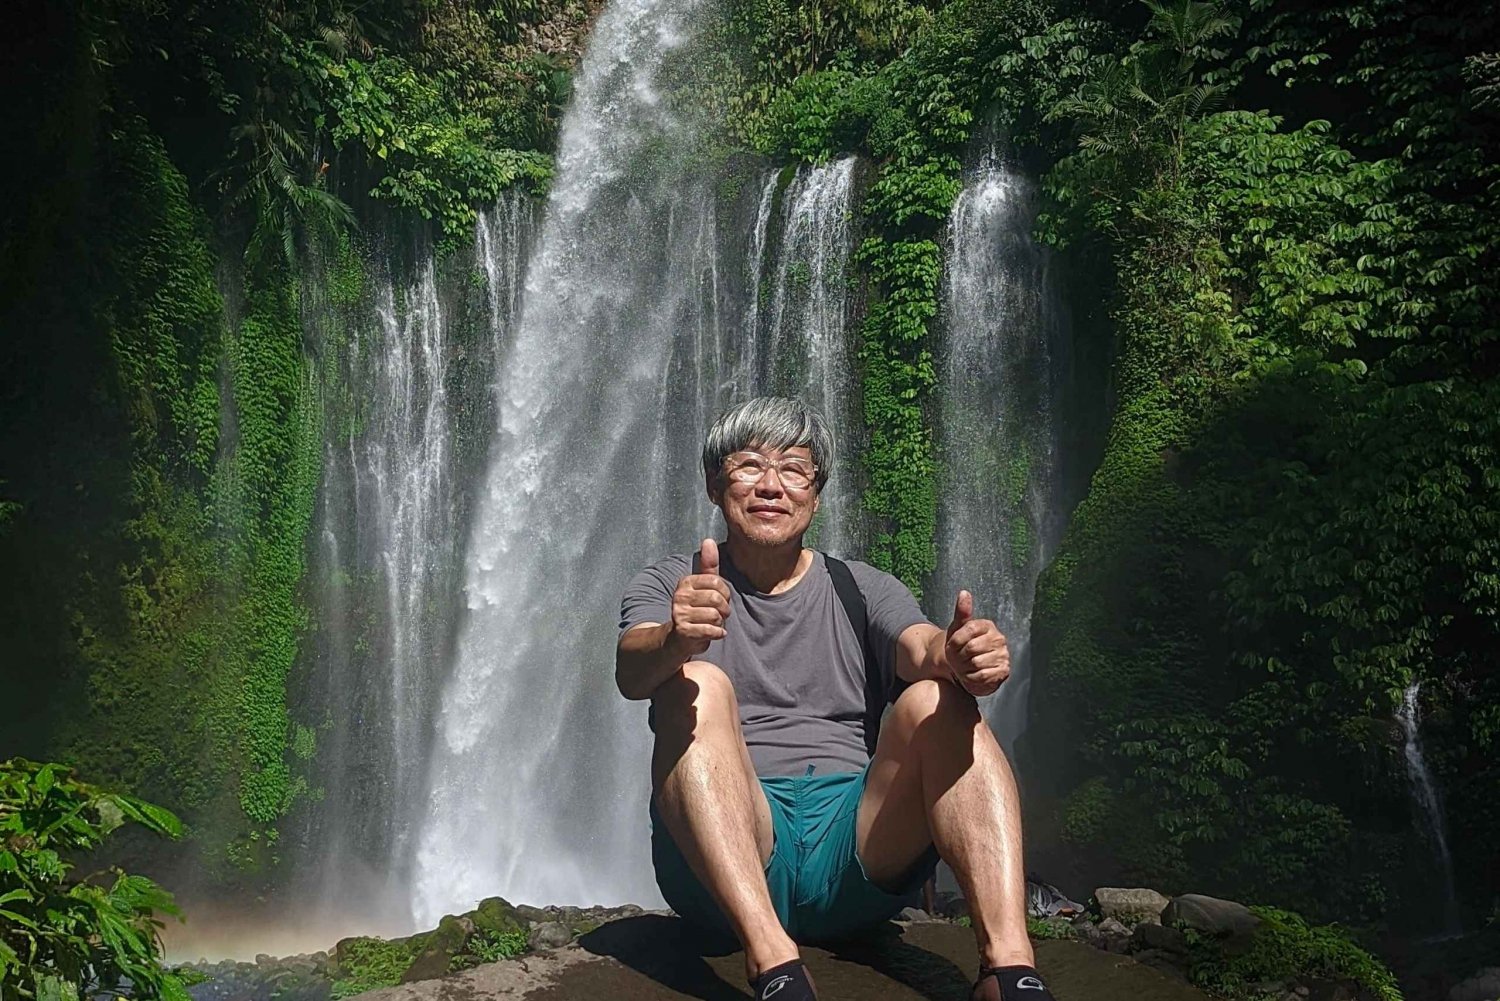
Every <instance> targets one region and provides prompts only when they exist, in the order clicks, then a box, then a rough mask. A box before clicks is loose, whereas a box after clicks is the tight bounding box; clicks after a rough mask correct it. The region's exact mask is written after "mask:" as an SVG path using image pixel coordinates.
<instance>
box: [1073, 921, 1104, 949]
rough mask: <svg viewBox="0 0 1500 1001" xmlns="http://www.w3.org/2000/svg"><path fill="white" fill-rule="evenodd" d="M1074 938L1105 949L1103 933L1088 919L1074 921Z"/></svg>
mask: <svg viewBox="0 0 1500 1001" xmlns="http://www.w3.org/2000/svg"><path fill="white" fill-rule="evenodd" d="M1073 937H1074V938H1077V939H1079V940H1081V941H1084V942H1087V943H1088V944H1089V945H1097V946H1099V947H1100V948H1103V945H1102V944H1101V939H1102V938H1103V933H1101V932H1100V931H1099V926H1098V925H1096V924H1094V922H1092V921H1090V920H1089V919H1088V918H1074V919H1073Z"/></svg>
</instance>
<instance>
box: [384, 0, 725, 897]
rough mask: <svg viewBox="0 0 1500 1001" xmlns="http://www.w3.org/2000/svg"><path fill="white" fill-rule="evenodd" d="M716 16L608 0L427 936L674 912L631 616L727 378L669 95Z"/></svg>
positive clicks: (707, 262) (510, 435)
mask: <svg viewBox="0 0 1500 1001" xmlns="http://www.w3.org/2000/svg"><path fill="white" fill-rule="evenodd" d="M697 6H698V0H621V2H617V3H614V4H611V5H610V6H608V7H607V8H606V9H605V11H604V13H603V14H602V15H601V17H600V20H599V23H598V24H597V26H596V27H595V29H594V32H593V34H592V37H591V40H590V43H589V47H588V50H587V52H586V53H585V56H584V59H583V62H582V64H581V66H580V70H579V73H578V77H577V88H576V91H575V96H574V100H573V103H572V105H571V106H570V108H569V109H568V112H567V114H566V115H565V117H564V121H563V126H562V133H561V137H560V140H559V147H558V160H557V175H556V181H555V183H554V186H553V188H552V191H551V193H550V195H549V198H548V202H547V205H546V208H545V216H544V219H543V223H542V229H541V233H540V235H539V238H538V241H537V244H536V246H535V248H534V250H533V253H532V256H531V260H530V263H529V266H528V271H527V276H526V280H525V286H524V289H523V291H522V295H521V312H520V319H519V322H518V325H517V327H516V330H515V332H514V337H513V339H512V340H511V342H510V344H509V345H508V347H507V349H506V350H505V352H504V354H503V356H502V359H501V363H500V374H499V379H498V386H497V401H498V407H499V415H498V427H497V429H496V430H495V437H494V440H493V442H492V446H491V455H490V467H489V470H488V473H487V474H486V476H485V478H484V481H483V483H482V484H481V486H480V488H479V495H478V497H477V504H478V509H477V511H476V517H475V521H474V524H473V528H472V530H471V532H470V535H469V539H468V551H467V555H466V568H465V571H464V600H465V606H466V607H465V614H464V615H463V620H462V622H461V623H460V627H459V631H458V638H457V646H456V649H455V652H454V659H453V667H452V670H451V672H450V674H449V676H448V679H447V681H446V684H445V686H444V689H443V693H442V697H441V702H440V704H439V707H438V715H437V720H436V729H435V734H434V738H433V744H432V748H431V751H430V753H429V756H428V775H429V790H428V793H427V795H426V796H425V797H424V798H423V799H422V800H421V801H419V802H417V803H416V804H414V806H415V808H416V810H417V811H418V823H419V824H420V828H421V833H420V837H419V840H418V843H417V849H416V858H415V864H416V873H415V878H414V881H413V884H412V912H413V917H414V918H415V920H416V921H417V923H418V924H419V925H422V926H427V925H431V924H432V923H433V922H434V921H435V920H436V919H437V918H438V917H439V916H440V915H441V914H442V913H444V912H445V911H449V910H454V909H461V908H465V907H470V906H473V903H474V901H475V900H476V899H477V898H478V897H480V896H483V895H485V894H487V893H503V894H505V895H506V896H507V897H509V898H511V899H513V900H524V901H536V902H560V903H561V902H575V903H587V902H592V901H600V902H620V901H629V900H634V901H654V900H657V899H659V897H658V895H657V892H656V889H655V884H654V880H653V878H652V875H651V868H650V861H649V851H648V840H647V833H648V821H647V817H646V811H645V801H646V791H647V787H648V783H649V771H648V769H649V758H650V747H649V733H648V731H647V728H646V720H645V705H644V704H642V703H626V702H625V701H624V700H622V699H621V698H620V696H619V694H618V693H617V692H616V690H615V688H614V684H613V677H612V676H613V638H614V630H613V618H614V615H615V612H616V610H617V609H618V602H619V594H620V590H621V588H622V586H623V585H624V582H625V580H626V579H627V578H628V576H629V574H630V573H632V572H633V571H634V570H636V569H637V568H639V567H640V566H643V565H644V564H645V563H646V562H648V561H649V560H651V559H654V558H655V557H657V556H659V555H662V554H664V553H666V552H669V551H673V550H681V549H682V548H683V547H684V546H685V545H689V544H691V540H692V538H693V537H694V536H695V535H697V533H698V532H699V531H700V530H703V529H706V528H707V525H708V519H707V513H706V511H705V510H704V508H705V507H706V505H705V504H703V503H702V502H701V500H700V498H701V492H702V487H701V476H700V475H698V474H696V473H695V471H694V466H695V462H694V455H695V452H696V440H695V437H696V435H697V433H698V422H699V421H701V419H702V416H703V415H704V414H706V413H708V412H710V411H711V410H713V409H714V408H715V407H716V406H718V405H719V404H720V403H721V402H722V401H723V400H724V399H725V398H726V397H727V394H728V392H729V391H730V388H731V387H729V386H728V385H725V384H723V383H721V382H720V381H719V380H718V378H717V374H718V364H719V358H718V356H719V353H720V348H721V346H722V331H721V324H720V318H719V316H718V311H717V309H715V306H714V304H715V299H716V289H715V282H716V281H717V280H718V270H719V269H718V263H717V254H718V246H717V243H718V241H717V232H716V220H715V217H714V214H713V191H712V189H711V186H710V183H709V181H710V179H709V178H707V177H702V176H694V174H693V171H692V169H691V166H690V164H689V163H688V162H687V157H686V155H685V154H686V153H687V152H688V151H689V150H690V148H691V146H692V143H693V140H694V138H695V132H694V129H695V125H694V123H693V121H692V120H691V117H690V116H688V115H685V114H681V113H679V112H678V111H677V110H676V109H674V105H673V102H672V101H671V100H670V95H668V94H665V93H663V90H662V86H661V84H660V82H659V81H660V79H662V78H661V77H660V76H659V74H660V73H662V71H663V66H664V64H666V63H669V62H670V61H671V60H672V58H673V54H674V52H675V51H677V50H679V49H680V48H681V47H682V45H683V43H684V42H685V40H686V39H687V37H688V33H689V32H690V30H691V28H692V26H693V17H694V14H695V12H696V7H697Z"/></svg>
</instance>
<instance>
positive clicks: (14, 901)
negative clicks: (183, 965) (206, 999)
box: [0, 758, 187, 1001]
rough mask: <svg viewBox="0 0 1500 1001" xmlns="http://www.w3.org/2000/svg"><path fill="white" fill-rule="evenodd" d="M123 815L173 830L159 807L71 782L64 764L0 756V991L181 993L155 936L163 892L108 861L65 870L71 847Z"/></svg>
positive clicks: (73, 860)
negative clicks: (97, 868) (93, 868)
mask: <svg viewBox="0 0 1500 1001" xmlns="http://www.w3.org/2000/svg"><path fill="white" fill-rule="evenodd" d="M126 822H133V823H137V824H140V825H141V826H142V827H144V828H146V829H147V830H149V831H153V832H155V833H157V834H165V835H167V836H169V837H173V838H175V837H178V836H179V835H180V834H181V833H182V827H181V825H180V824H179V823H178V821H177V818H176V817H174V816H173V815H172V814H171V813H169V812H168V811H166V810H163V809H162V808H160V807H157V806H153V805H151V804H150V803H147V802H145V801H143V800H139V799H136V798H135V797H133V796H125V795H120V794H117V793H109V792H105V791H104V790H102V789H99V788H97V787H95V786H91V785H87V784H85V783H82V782H79V781H78V780H77V779H75V778H74V777H73V772H72V769H69V768H66V767H63V766H61V765H55V764H46V765H39V764H36V763H34V762H30V761H26V760H24V759H21V758H14V759H12V760H10V761H6V762H3V763H0V995H4V996H5V997H7V998H10V997H15V998H25V999H36V1001H42V999H59V1001H60V999H63V998H68V999H72V1001H78V999H79V998H90V997H94V996H95V995H97V994H116V993H120V992H122V991H126V992H128V996H130V997H134V998H142V999H149V1001H155V999H161V1001H186V999H187V992H186V990H185V989H184V987H183V984H182V982H181V981H180V980H179V979H178V978H177V977H176V976H175V975H174V974H172V973H169V972H167V971H166V970H165V969H163V968H162V965H161V953H162V950H161V943H160V941H159V939H158V937H157V932H158V930H159V929H160V928H161V926H162V922H161V920H160V918H159V915H173V916H175V915H177V913H178V911H177V908H176V906H175V905H174V904H173V902H172V895H171V894H170V893H167V892H166V891H165V890H163V889H161V887H159V886H157V885H156V884H155V883H153V882H151V880H149V879H146V878H145V877H143V876H132V875H129V874H127V873H125V872H124V871H122V870H120V869H118V868H114V867H111V868H109V869H106V870H103V871H101V872H96V873H92V874H90V875H88V876H86V877H83V878H81V879H77V878H73V877H72V876H71V873H72V872H73V870H74V868H75V867H76V865H77V858H78V854H79V853H82V852H90V851H93V850H94V849H96V848H98V847H99V845H100V844H101V843H102V842H103V841H104V839H105V838H106V837H107V836H108V835H109V834H110V833H111V832H113V831H114V830H115V829H116V828H118V827H119V826H120V825H122V824H124V823H126Z"/></svg>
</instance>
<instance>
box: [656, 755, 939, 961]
mask: <svg viewBox="0 0 1500 1001" xmlns="http://www.w3.org/2000/svg"><path fill="white" fill-rule="evenodd" d="M868 771H869V766H868V765H866V766H865V768H864V769H863V770H861V771H857V772H837V773H835V774H832V775H814V774H813V773H812V772H813V768H812V766H811V765H809V766H808V769H807V772H806V774H804V775H796V776H772V777H762V778H761V780H760V785H761V788H762V789H764V790H765V793H766V801H767V802H768V803H769V804H770V806H771V828H772V830H773V831H774V832H775V839H776V840H775V845H774V847H773V848H772V849H771V858H770V860H769V861H767V862H766V867H765V870H766V885H767V886H768V887H769V888H770V890H771V903H772V905H773V906H774V907H775V908H776V916H777V917H778V918H780V919H781V925H782V927H783V928H785V929H786V930H787V934H788V935H790V936H791V937H792V938H793V939H794V940H796V941H798V942H819V941H829V940H837V939H844V938H850V937H852V936H855V935H858V934H859V933H861V932H864V931H868V930H870V929H871V928H873V927H875V926H877V925H880V924H882V923H883V922H885V921H887V920H889V919H890V918H891V917H893V916H894V915H895V914H896V913H897V912H898V911H900V910H901V908H903V907H907V906H910V905H912V904H915V903H916V895H917V892H918V891H919V890H920V889H921V887H922V884H923V883H924V882H926V881H927V880H928V879H929V878H930V877H931V876H932V874H933V872H934V871H935V870H936V868H937V863H938V854H937V849H936V848H933V847H932V846H930V845H929V846H928V849H927V852H926V853H925V854H924V855H923V856H922V857H921V858H920V859H918V860H917V862H916V863H915V864H914V865H913V866H912V867H911V869H909V870H908V871H907V872H906V873H905V874H903V876H902V878H901V879H900V880H899V881H898V882H897V884H896V885H894V886H891V887H886V888H881V887H879V886H876V885H875V884H874V883H872V882H870V880H869V879H868V878H867V877H866V876H865V870H864V866H863V864H861V862H860V860H859V856H858V855H857V854H856V852H855V831H854V821H855V817H856V815H857V814H858V812H859V799H860V796H861V795H862V794H863V793H864V789H865V775H866V773H867V772H868ZM651 861H652V864H653V865H654V866H655V867H656V883H657V886H659V887H660V888H661V893H662V896H663V897H665V898H666V901H667V905H668V906H669V907H671V908H672V910H674V911H676V912H677V913H678V914H679V915H681V916H682V917H683V918H685V919H686V920H687V921H688V922H689V924H690V925H692V926H695V927H696V928H698V929H700V930H702V931H705V932H707V933H708V937H709V938H710V939H712V940H719V941H725V942H729V943H732V942H733V941H734V936H733V934H732V932H731V931H730V927H729V922H728V921H727V920H726V919H725V918H724V915H723V913H722V912H721V911H720V910H719V906H718V904H716V903H715V902H714V899H713V897H711V896H709V893H708V891H707V890H706V889H704V888H703V884H702V883H700V882H698V877H697V876H695V875H693V871H692V869H690V868H688V864H687V860H686V859H685V858H683V857H682V852H680V851H679V850H678V848H677V845H676V843H675V842H674V841H673V840H672V835H671V834H670V833H668V831H667V826H666V824H664V823H663V822H662V819H661V815H660V814H658V813H657V810H656V799H655V797H654V796H653V797H652V801H651Z"/></svg>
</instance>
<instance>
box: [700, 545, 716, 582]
mask: <svg viewBox="0 0 1500 1001" xmlns="http://www.w3.org/2000/svg"><path fill="white" fill-rule="evenodd" d="M698 572H699V573H711V574H717V573H718V572H719V544H718V543H717V542H715V541H714V540H713V539H704V540H703V547H702V548H701V549H699V550H698Z"/></svg>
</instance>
